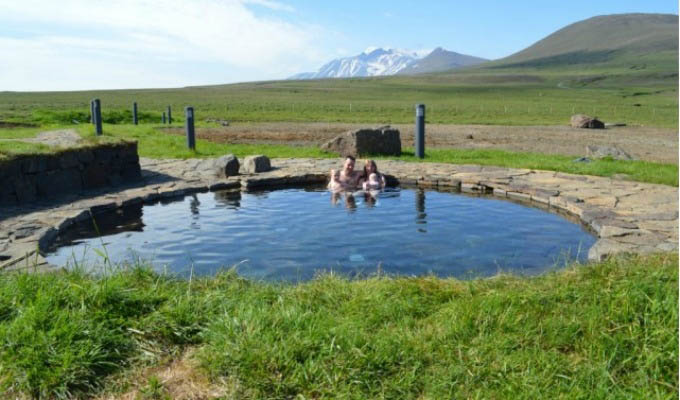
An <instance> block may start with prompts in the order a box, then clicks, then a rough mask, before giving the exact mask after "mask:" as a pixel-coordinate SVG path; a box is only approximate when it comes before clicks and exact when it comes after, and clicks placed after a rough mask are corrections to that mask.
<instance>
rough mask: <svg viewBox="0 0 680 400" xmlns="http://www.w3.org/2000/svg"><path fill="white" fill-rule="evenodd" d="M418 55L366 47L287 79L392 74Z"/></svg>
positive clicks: (416, 58)
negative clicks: (357, 53)
mask: <svg viewBox="0 0 680 400" xmlns="http://www.w3.org/2000/svg"><path fill="white" fill-rule="evenodd" d="M418 59H419V57H418V55H417V54H416V53H413V52H408V51H403V50H396V49H382V48H377V49H367V50H366V51H364V52H363V53H361V54H359V55H358V56H355V57H345V58H338V59H336V60H333V61H331V62H329V63H328V64H326V65H324V66H323V67H321V69H319V70H318V71H317V72H303V73H301V74H297V75H294V76H291V77H290V78H289V79H320V78H350V77H355V76H378V75H394V74H396V73H397V72H399V71H401V70H402V69H404V68H406V67H407V66H409V65H410V64H411V63H413V62H414V61H416V60H418Z"/></svg>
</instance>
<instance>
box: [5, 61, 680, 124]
mask: <svg viewBox="0 0 680 400" xmlns="http://www.w3.org/2000/svg"><path fill="white" fill-rule="evenodd" d="M673 60H675V61H673ZM662 61H663V62H662ZM641 63H642V64H644V68H643V69H638V68H637V67H636V65H637V64H641ZM659 63H660V64H659ZM624 64H625V65H617V66H611V65H607V64H604V65H599V64H593V65H581V66H578V68H549V69H545V68H531V67H526V68H504V69H497V68H486V69H484V68H482V69H471V70H465V71H456V72H453V73H451V72H448V73H437V74H429V75H422V76H392V77H375V78H354V79H329V80H315V81H271V82H252V83H239V84H232V85H217V86H204V87H188V88H177V89H130V90H108V91H85V92H43V93H20V92H0V120H6V121H15V122H27V123H38V124H70V123H71V122H72V121H73V120H77V121H79V122H81V123H82V122H84V121H87V120H89V116H88V111H89V101H90V100H91V99H92V98H94V97H99V98H100V99H101V100H102V107H103V119H104V121H105V122H107V123H116V124H119V123H124V122H126V121H130V120H131V111H130V109H131V107H132V103H133V102H135V101H136V102H137V103H138V104H139V110H140V113H141V118H142V122H144V123H157V122H160V115H161V112H163V111H164V110H165V108H166V107H167V106H172V109H173V117H174V118H175V119H176V120H177V121H182V118H183V111H182V110H183V108H184V107H185V106H187V105H192V106H194V108H195V110H196V116H197V117H196V118H197V120H198V121H203V120H205V119H207V118H218V119H226V120H230V121H235V122H269V121H291V122H295V121H299V122H313V121H320V122H347V123H355V122H358V123H371V124H390V123H391V124H398V123H411V122H412V121H413V118H414V104H416V103H425V104H426V105H427V119H428V122H430V123H434V124H445V123H446V124H492V125H563V124H567V123H568V122H569V118H570V116H571V115H572V114H575V113H585V114H589V115H594V116H598V117H600V118H601V119H603V120H605V121H608V122H624V123H627V124H629V125H645V126H655V127H665V128H673V129H677V127H678V92H677V53H675V54H674V55H673V54H671V55H669V57H666V58H663V59H662V60H661V61H660V59H650V60H648V61H645V60H630V61H629V62H628V61H627V62H626V63H624ZM634 67H636V68H634ZM638 67H639V65H638Z"/></svg>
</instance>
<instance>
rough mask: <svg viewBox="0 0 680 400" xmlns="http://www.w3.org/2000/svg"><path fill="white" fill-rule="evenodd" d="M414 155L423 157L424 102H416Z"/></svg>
mask: <svg viewBox="0 0 680 400" xmlns="http://www.w3.org/2000/svg"><path fill="white" fill-rule="evenodd" d="M415 140H416V157H418V158H425V104H416V130H415Z"/></svg>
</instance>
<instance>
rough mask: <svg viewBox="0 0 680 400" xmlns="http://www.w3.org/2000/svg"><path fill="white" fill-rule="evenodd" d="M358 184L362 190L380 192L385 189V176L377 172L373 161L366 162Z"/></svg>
mask: <svg viewBox="0 0 680 400" xmlns="http://www.w3.org/2000/svg"><path fill="white" fill-rule="evenodd" d="M360 182H361V186H362V188H363V189H364V190H380V189H382V188H384V187H385V175H383V174H381V173H380V172H378V166H377V165H376V164H375V161H373V160H366V165H364V173H363V174H362V175H361V179H360Z"/></svg>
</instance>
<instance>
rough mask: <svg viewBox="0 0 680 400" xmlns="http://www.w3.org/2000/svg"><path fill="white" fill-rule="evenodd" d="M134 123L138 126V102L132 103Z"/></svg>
mask: <svg viewBox="0 0 680 400" xmlns="http://www.w3.org/2000/svg"><path fill="white" fill-rule="evenodd" d="M132 123H133V124H135V125H137V102H136V101H135V102H134V103H132Z"/></svg>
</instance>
